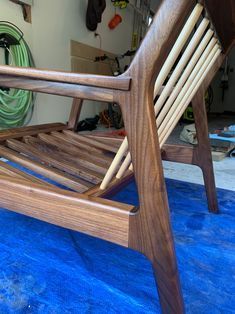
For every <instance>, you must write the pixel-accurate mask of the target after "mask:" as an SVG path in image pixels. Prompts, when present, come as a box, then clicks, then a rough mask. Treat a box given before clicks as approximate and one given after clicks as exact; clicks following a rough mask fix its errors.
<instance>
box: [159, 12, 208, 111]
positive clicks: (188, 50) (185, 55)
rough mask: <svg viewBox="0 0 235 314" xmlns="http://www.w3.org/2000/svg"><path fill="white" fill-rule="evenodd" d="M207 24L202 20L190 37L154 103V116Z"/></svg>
mask: <svg viewBox="0 0 235 314" xmlns="http://www.w3.org/2000/svg"><path fill="white" fill-rule="evenodd" d="M208 24H209V20H208V19H206V18H205V19H203V20H202V22H201V24H200V25H199V27H198V29H197V31H196V32H195V34H194V36H193V37H192V39H191V41H190V43H189V44H188V46H187V48H186V49H185V51H184V53H183V55H182V57H181V58H180V61H179V62H178V64H177V66H176V68H175V69H174V71H173V73H172V74H171V76H170V79H169V81H168V82H167V84H166V86H165V87H164V89H163V91H162V93H161V95H160V97H159V98H158V100H157V101H156V104H155V106H154V111H155V116H156V115H157V114H158V113H159V111H160V110H161V108H162V106H163V104H164V102H165V101H166V99H167V97H168V96H169V94H170V93H171V92H172V89H173V87H174V85H175V83H176V82H177V80H178V79H179V77H180V75H181V73H182V71H183V70H184V67H185V65H186V64H187V62H188V60H189V58H190V57H191V55H192V54H193V52H194V50H195V48H196V47H197V45H198V43H199V41H200V40H201V38H202V36H203V33H204V32H205V30H206V28H207V26H208Z"/></svg>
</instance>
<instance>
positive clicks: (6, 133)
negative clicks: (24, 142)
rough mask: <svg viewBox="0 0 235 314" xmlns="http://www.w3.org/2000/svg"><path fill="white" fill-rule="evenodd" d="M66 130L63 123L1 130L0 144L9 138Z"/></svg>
mask: <svg viewBox="0 0 235 314" xmlns="http://www.w3.org/2000/svg"><path fill="white" fill-rule="evenodd" d="M67 128H68V127H67V125H65V124H63V123H48V124H39V125H33V126H25V127H20V128H11V129H7V130H1V131H0V142H1V141H5V140H7V139H10V138H19V137H22V136H25V135H35V134H38V133H39V132H40V131H41V132H51V131H61V130H64V129H67Z"/></svg>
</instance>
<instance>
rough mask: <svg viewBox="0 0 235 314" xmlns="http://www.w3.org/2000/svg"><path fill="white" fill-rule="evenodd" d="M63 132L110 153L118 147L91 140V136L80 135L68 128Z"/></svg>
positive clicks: (115, 151) (114, 151)
mask: <svg viewBox="0 0 235 314" xmlns="http://www.w3.org/2000/svg"><path fill="white" fill-rule="evenodd" d="M63 133H64V134H66V135H68V136H70V137H72V138H74V139H75V140H77V141H79V142H82V143H87V144H89V145H91V146H94V147H96V148H99V149H101V150H104V151H108V152H112V153H117V151H118V149H117V148H116V147H114V146H113V145H108V144H104V143H100V142H98V141H96V140H93V139H92V138H89V137H85V136H82V135H80V134H77V133H74V132H73V131H70V130H65V131H63Z"/></svg>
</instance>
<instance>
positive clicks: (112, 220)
mask: <svg viewBox="0 0 235 314" xmlns="http://www.w3.org/2000/svg"><path fill="white" fill-rule="evenodd" d="M0 193H1V198H0V206H1V207H3V208H7V209H9V210H13V211H16V212H18V213H21V214H24V215H27V216H30V217H34V218H36V219H40V220H43V221H46V222H49V223H52V224H56V225H58V226H61V227H64V228H69V229H72V230H76V231H80V232H83V233H86V234H89V235H92V236H96V237H99V238H101V239H104V240H108V241H112V242H114V243H117V244H121V245H123V246H127V245H128V232H129V215H130V213H131V211H132V210H133V206H130V205H125V204H122V203H117V202H113V201H109V200H105V199H101V198H93V197H89V196H85V195H82V194H78V193H74V192H69V191H63V190H61V189H58V188H55V187H44V186H43V185H41V184H35V183H27V182H26V181H25V180H19V179H15V178H11V180H9V177H7V176H2V175H0ZM22 195H24V197H22Z"/></svg>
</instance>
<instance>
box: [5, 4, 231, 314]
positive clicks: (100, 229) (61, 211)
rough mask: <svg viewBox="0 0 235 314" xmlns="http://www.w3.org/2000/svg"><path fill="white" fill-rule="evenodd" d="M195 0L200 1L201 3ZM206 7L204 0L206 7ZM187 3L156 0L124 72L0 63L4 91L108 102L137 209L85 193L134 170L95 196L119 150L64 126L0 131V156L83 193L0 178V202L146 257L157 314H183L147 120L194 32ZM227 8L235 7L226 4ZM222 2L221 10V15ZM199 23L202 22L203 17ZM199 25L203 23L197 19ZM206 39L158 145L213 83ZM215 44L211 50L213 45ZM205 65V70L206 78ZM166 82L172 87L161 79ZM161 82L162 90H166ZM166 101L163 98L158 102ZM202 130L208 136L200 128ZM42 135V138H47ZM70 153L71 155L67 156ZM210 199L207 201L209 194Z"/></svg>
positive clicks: (194, 13)
mask: <svg viewBox="0 0 235 314" xmlns="http://www.w3.org/2000/svg"><path fill="white" fill-rule="evenodd" d="M200 2H201V3H203V0H202V1H200ZM209 2H210V0H208V2H207V4H208V3H209ZM211 3H212V1H211ZM195 4H196V2H195V1H194V0H164V1H162V2H161V5H160V7H159V9H158V11H157V13H156V16H155V18H154V20H153V23H152V25H151V27H150V30H149V32H148V33H147V35H146V37H145V38H144V39H143V41H142V45H141V47H140V49H138V51H137V53H136V55H135V57H134V59H133V61H132V63H131V65H130V67H129V68H128V70H127V71H126V72H125V73H124V74H123V75H121V76H119V77H118V78H110V77H99V76H93V75H83V74H81V75H79V74H78V75H77V74H70V73H62V72H53V71H48V70H46V71H43V70H36V69H31V70H30V69H19V68H18V69H17V68H8V67H5V66H0V86H3V87H4V86H6V87H14V88H21V89H26V90H32V91H38V92H43V93H49V94H55V95H62V96H68V97H73V98H76V99H90V100H97V101H105V102H114V101H115V102H117V103H118V104H119V105H120V106H121V109H122V114H123V119H124V123H125V128H126V131H127V137H128V145H129V150H130V154H131V159H132V162H133V170H134V176H135V181H136V184H137V189H138V194H139V203H140V205H139V208H135V207H133V206H128V205H125V204H119V203H115V202H110V201H107V200H104V199H101V198H93V197H91V196H90V195H92V194H93V195H105V193H107V194H109V193H113V191H115V190H116V188H118V187H120V186H122V184H123V183H125V182H128V180H131V179H132V173H130V172H127V174H126V175H125V176H124V179H123V180H119V179H115V180H113V181H112V182H111V185H110V188H109V187H108V189H107V190H106V191H103V192H100V193H99V191H98V189H97V184H100V182H101V178H102V177H103V173H102V174H101V173H100V172H99V171H98V168H97V167H100V168H102V169H104V168H103V164H102V165H101V164H99V163H98V159H100V158H102V157H103V158H104V160H105V161H106V162H109V161H110V160H111V159H112V158H113V155H114V154H115V153H116V151H117V145H116V144H115V145H110V144H109V143H108V142H107V141H105V140H99V139H98V140H95V139H94V138H91V137H89V136H88V135H85V136H82V135H77V134H75V133H73V132H72V131H71V130H67V129H66V128H65V129H64V130H63V131H61V130H58V129H57V130H49V131H48V130H47V131H46V130H44V129H43V130H38V132H37V133H40V134H39V135H37V134H36V133H32V134H31V133H29V134H28V133H26V134H25V133H24V132H21V131H19V132H18V131H17V132H16V133H17V134H16V135H17V136H16V137H19V139H15V138H14V136H15V135H14V136H13V138H11V137H12V136H10V137H9V134H8V136H7V137H4V136H5V135H4V134H2V136H3V137H2V138H3V140H2V143H3V145H7V146H8V148H7V147H4V146H3V145H2V146H0V154H1V155H2V156H4V155H5V157H6V158H7V156H9V159H10V160H13V161H17V160H18V161H19V163H20V164H22V165H25V166H26V165H28V168H29V169H32V168H34V169H39V173H45V175H46V174H47V175H48V176H51V177H53V176H54V178H57V180H58V181H60V182H63V178H64V179H65V182H66V184H65V185H66V186H69V185H70V186H72V185H75V186H76V184H78V185H77V188H78V187H79V183H78V182H79V181H76V180H78V178H79V180H80V188H83V189H84V191H83V193H87V195H79V194H78V193H77V192H67V191H64V190H62V189H59V188H55V187H53V188H52V187H44V186H43V185H42V184H37V183H33V182H29V181H27V180H25V179H22V180H21V179H17V178H11V180H9V176H6V177H5V176H1V175H0V193H1V198H0V206H3V207H4V206H5V207H6V208H9V209H11V210H14V211H17V212H20V213H23V214H26V215H29V216H32V217H35V218H38V219H41V220H45V221H47V222H50V223H54V224H57V225H59V226H63V227H66V228H70V229H73V230H79V231H81V232H84V233H87V234H90V235H94V236H98V237H100V238H102V239H105V240H109V241H112V242H115V243H118V244H122V245H124V246H129V247H130V248H132V249H135V250H138V251H139V252H141V253H143V254H145V255H146V256H147V257H148V258H149V259H150V260H151V262H152V265H153V269H154V274H155V279H156V283H157V287H158V293H159V299H160V304H161V310H162V312H163V313H164V314H169V313H177V314H181V313H184V303H183V298H182V293H181V287H180V281H179V276H178V270H177V263H176V256H175V250H174V241H173V235H172V230H171V223H170V216H169V207H168V201H167V193H166V188H165V183H164V177H163V170H162V163H161V154H164V149H163V152H161V149H160V144H159V139H158V133H157V126H156V121H155V114H154V106H153V96H154V83H155V81H156V78H158V79H157V82H158V86H157V90H158V89H159V91H160V90H162V86H161V85H162V84H163V82H164V80H165V78H166V77H167V75H168V74H169V73H167V72H168V70H169V71H170V70H171V69H170V68H171V66H173V64H174V63H175V61H176V60H177V57H178V54H179V53H180V48H181V47H180V46H182V45H184V43H186V42H187V39H188V38H189V37H188V36H189V35H190V34H189V33H190V30H192V28H194V25H195V23H196V21H197V20H198V21H199V20H200V19H199V17H200V14H201V12H202V7H201V5H200V4H197V5H196V6H195ZM214 4H215V8H214V9H213V10H214V12H215V15H214V17H213V19H215V20H217V19H219V18H220V17H218V15H221V12H216V10H217V9H219V8H221V3H219V1H215V2H214ZM227 4H229V5H230V6H229V7H230V8H232V9H234V1H231V0H228V1H227ZM227 4H226V6H224V8H227V9H228V7H227ZM216 6H217V7H216ZM208 9H209V7H208ZM225 10H226V9H225ZM209 11H210V9H209ZM233 12H234V11H233V10H231V11H230V12H227V13H228V14H229V15H232V18H228V19H227V20H226V19H224V24H226V22H227V23H228V24H230V25H229V27H231V29H234V24H235V23H234V17H233ZM204 13H205V12H204ZM204 13H203V14H204ZM211 16H213V14H211ZM216 16H217V17H216ZM224 16H226V14H224ZM230 17H231V16H230ZM206 18H210V17H209V16H207V15H206ZM186 21H187V22H186ZM207 22H208V21H206V20H204V22H202V23H204V24H205V23H207ZM166 25H167V27H166ZM184 25H187V27H186V28H185V27H184ZM201 25H202V26H201V28H202V29H201V30H200V31H197V33H195V34H197V35H198V36H199V37H200V36H203V31H204V28H205V27H206V24H205V25H203V24H201ZM214 25H215V28H216V31H217V33H218V34H223V33H224V36H225V37H226V36H227V37H226V41H224V45H225V46H226V47H227V49H230V47H231V46H232V45H233V44H234V38H233V34H232V35H231V32H228V33H227V34H225V28H224V27H223V26H221V23H214ZM199 27H200V26H199ZM212 28H213V27H212ZM184 29H185V31H184ZM219 29H220V31H219ZM208 31H209V35H205V36H204V39H205V37H206V36H207V37H208V38H207V37H206V40H205V46H206V45H207V40H210V36H212V33H213V32H212V33H211V31H210V30H208ZM207 34H208V32H207ZM197 35H195V36H194V37H192V44H190V45H191V48H190V49H189V50H188V53H187V54H186V57H185V54H184V58H183V59H184V62H181V66H178V67H177V68H176V69H177V77H176V74H175V75H174V77H175V78H174V82H175V83H176V82H178V79H177V78H178V70H179V71H181V69H184V65H185V64H186V63H187V61H186V60H188V58H189V60H190V57H189V53H190V54H191V52H193V49H194V46H195V47H196V42H197V38H196V37H197ZM214 35H215V38H214V39H213V43H212V44H211V47H209V48H208V46H207V48H208V53H209V56H210V58H209V57H208V58H207V57H206V55H204V52H203V50H204V48H203V47H204V44H203V47H202V49H201V47H200V49H199V50H200V51H199V52H202V53H203V54H202V56H201V57H200V55H199V57H200V59H199V60H200V62H201V63H200V66H198V65H197V67H198V69H196V70H195V71H194V72H197V73H194V74H195V77H194V76H193V77H191V79H192V80H191V81H190V80H187V82H186V83H185V84H187V85H184V86H186V87H187V88H186V87H183V88H184V91H183V92H180V93H181V94H184V95H183V97H182V99H181V95H179V96H177V95H176V96H177V99H176V100H177V103H178V102H179V103H180V102H181V100H182V102H184V101H185V103H184V104H183V106H181V108H174V110H173V109H172V111H174V115H170V117H169V122H168V123H167V124H166V126H167V128H168V130H166V131H165V129H164V132H166V134H164V138H163V141H162V142H161V144H163V142H164V140H165V137H166V136H167V135H168V132H170V129H171V128H172V127H173V124H174V123H175V120H174V118H175V116H176V117H177V118H178V116H180V115H181V113H182V112H181V110H183V109H184V106H185V105H187V101H190V100H191V98H193V96H195V95H196V96H195V97H196V98H194V102H195V103H196V102H198V101H199V100H198V99H199V98H200V97H199V94H197V92H198V90H199V91H200V93H201V92H202V90H203V88H204V87H203V86H206V84H207V82H209V80H211V78H212V77H213V75H214V73H215V71H216V66H217V65H218V64H219V63H220V62H221V61H222V60H223V59H224V56H220V57H218V56H219V53H220V48H219V46H218V45H217V43H216V42H217V38H216V33H215V34H214ZM220 36H223V35H220ZM194 39H195V40H196V41H194ZM221 42H222V41H221ZM179 43H181V45H180V44H179ZM214 44H215V45H216V46H215V48H214V46H213V45H214ZM226 47H224V49H226ZM228 47H229V48H228ZM207 48H206V49H207ZM169 56H170V58H169ZM215 57H216V58H217V57H218V59H217V61H216V66H215V65H213V66H212V61H215ZM191 60H192V59H191ZM204 61H205V62H204ZM189 62H190V61H189ZM197 64H198V63H197ZM207 65H208V66H207ZM209 65H210V66H212V68H211V67H209ZM186 67H187V66H186ZM192 68H194V66H192ZM209 68H210V69H211V70H210V72H209V73H208V72H207V70H208V69H209ZM204 70H205V71H204ZM208 71H209V70H208ZM192 73H193V72H192ZM159 74H161V75H159ZM189 75H190V73H189ZM206 75H207V76H206ZM172 80H173V79H172ZM159 82H160V83H161V82H162V83H161V84H160V83H159ZM171 83H172V82H171ZM190 83H192V84H190ZM169 85H174V84H173V83H172V84H170V83H169ZM169 85H168V89H166V91H165V94H166V93H167V92H168V91H171V88H170V87H171V86H169ZM162 93H164V91H162ZM158 94H159V92H158ZM163 96H164V94H163ZM163 96H162V98H163ZM164 97H166V95H165V96H164ZM178 97H179V98H178ZM190 97H191V98H190ZM197 97H198V98H197ZM186 98H187V99H186ZM166 99H168V98H167V97H166ZM195 99H196V100H195ZM80 104H81V102H79V101H78V100H76V101H74V106H73V107H72V114H71V116H70V119H69V121H70V122H69V125H68V127H69V128H71V129H74V127H75V126H76V123H77V119H78V117H79V111H80V109H81V108H80ZM174 105H175V102H174ZM55 110H56V109H55ZM175 110H177V111H175ZM201 113H203V112H201ZM198 115H199V112H198ZM203 115H204V113H203ZM169 124H170V125H169ZM203 130H204V131H206V126H205V124H204V129H203ZM20 132H21V133H20ZM30 132H31V131H30ZM32 132H34V131H32ZM45 133H49V135H47V134H45ZM11 135H12V134H11ZM33 135H34V137H33ZM0 139H1V137H0ZM5 140H6V141H5ZM4 141H5V142H4ZM116 143H117V142H116ZM205 143H206V142H204V144H205ZM66 145H67V146H66ZM68 145H71V147H70V148H69V149H67V150H66V147H67V148H68ZM202 146H203V145H202ZM72 147H73V148H72ZM75 149H76V152H77V155H75V154H76V153H75ZM80 149H82V150H84V153H85V154H89V153H90V154H91V155H94V157H95V158H97V164H96V165H95V167H96V169H94V168H93V169H91V168H90V167H91V159H89V158H87V160H86V159H84V156H81V155H80V157H79V156H78V154H79V150H80ZM123 151H124V154H123V156H122V158H121V160H120V161H123V160H122V159H123V157H124V156H125V153H126V150H125V149H123ZM1 152H2V153H1ZM166 152H167V149H166V150H165V153H166ZM181 152H182V149H181ZM173 153H174V154H175V156H176V154H177V151H176V149H175V152H174V151H172V154H173ZM185 153H186V154H187V156H186V157H184V158H185V160H188V162H191V158H193V162H196V161H195V158H198V156H196V154H195V153H194V152H193V155H191V151H190V150H187V151H186V149H185ZM25 155H27V157H26V156H25ZM176 157H177V156H176ZM180 158H182V160H183V157H180V156H178V159H180ZM198 160H199V159H197V161H198ZM207 161H208V160H207ZM85 162H86V163H85ZM30 167H31V168H30ZM49 168H50V169H51V170H49ZM100 168H99V169H100ZM50 171H51V172H50ZM53 173H54V174H53ZM66 173H67V174H66ZM210 174H211V173H210ZM73 178H74V179H73ZM88 181H89V182H90V184H89V186H87V185H86V184H85V182H86V183H87V184H88ZM83 182H84V184H83ZM95 185H96V186H95ZM85 187H86V188H85ZM210 195H213V193H212V192H211V191H210ZM22 196H23V197H22Z"/></svg>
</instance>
